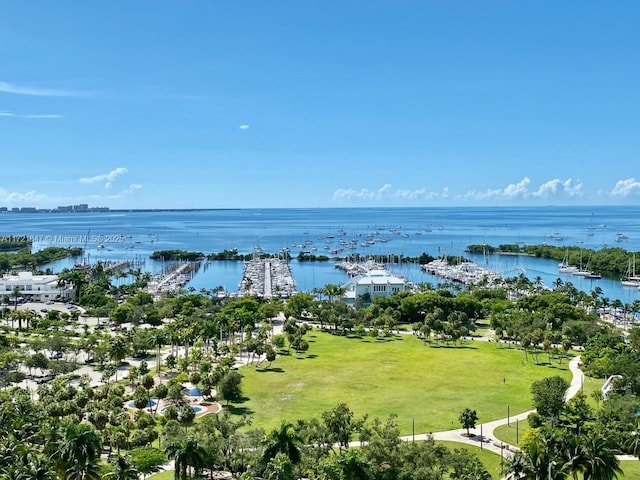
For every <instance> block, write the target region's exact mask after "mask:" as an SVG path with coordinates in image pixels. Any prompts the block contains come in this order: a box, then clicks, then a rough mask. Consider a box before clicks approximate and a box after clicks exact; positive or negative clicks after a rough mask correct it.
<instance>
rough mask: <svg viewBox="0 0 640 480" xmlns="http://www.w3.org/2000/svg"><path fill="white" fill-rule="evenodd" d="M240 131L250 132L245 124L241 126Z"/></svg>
mask: <svg viewBox="0 0 640 480" xmlns="http://www.w3.org/2000/svg"><path fill="white" fill-rule="evenodd" d="M240 130H249V125H247V124H245V123H243V124H242V125H240Z"/></svg>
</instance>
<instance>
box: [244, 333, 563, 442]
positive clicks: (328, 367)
mask: <svg viewBox="0 0 640 480" xmlns="http://www.w3.org/2000/svg"><path fill="white" fill-rule="evenodd" d="M307 338H308V341H309V344H310V348H309V350H308V352H307V354H305V355H301V356H299V357H298V356H296V355H295V354H294V353H293V352H292V354H291V355H282V356H279V357H278V358H277V359H276V361H275V362H274V363H273V365H272V366H271V369H270V370H267V371H265V370H260V369H258V370H256V368H255V367H253V366H247V367H243V368H241V369H240V372H241V373H242V375H243V376H244V378H243V393H244V395H245V397H246V398H247V400H246V401H244V402H242V403H239V404H237V405H235V406H234V408H233V411H234V412H235V413H248V414H250V415H252V416H253V419H254V422H253V425H254V426H262V427H264V428H270V427H273V426H275V425H277V424H278V423H279V421H280V420H282V419H287V420H290V421H294V420H296V419H301V418H311V417H314V416H319V415H320V414H321V413H322V412H323V411H326V410H329V409H331V408H333V407H334V406H335V405H336V404H337V403H340V402H345V403H347V404H348V405H349V407H350V408H351V409H352V410H353V411H354V412H355V413H356V415H363V414H365V413H368V414H369V416H370V417H380V418H386V417H387V416H388V415H389V414H392V413H394V414H397V415H398V419H397V420H398V424H399V426H400V429H401V432H402V433H403V434H405V435H408V434H410V433H411V431H412V419H415V432H416V433H426V432H434V431H438V430H447V429H451V428H456V427H458V426H459V423H458V415H459V413H460V412H461V411H462V410H463V409H464V408H466V407H469V408H472V409H475V410H476V411H477V413H478V416H479V421H480V422H487V421H490V420H495V419H498V418H502V417H504V416H506V406H507V404H510V405H511V414H512V415H514V414H516V413H518V412H522V411H526V410H529V409H531V408H532V405H531V394H530V390H531V383H532V382H534V381H535V380H539V379H540V378H543V377H546V376H552V375H561V376H563V377H564V378H566V379H567V380H569V379H570V377H571V374H570V372H569V370H568V365H567V361H564V362H563V364H562V365H558V364H553V365H552V366H548V365H536V364H534V363H533V361H532V359H531V357H529V362H526V361H525V356H524V353H523V352H521V351H519V350H517V349H515V348H504V347H502V348H498V347H497V346H496V344H495V343H493V342H491V343H487V342H481V341H469V342H467V343H466V345H465V346H464V347H445V346H444V345H442V346H440V347H433V346H425V345H424V344H423V343H422V342H421V341H420V340H418V339H417V338H415V337H414V336H411V335H398V336H395V337H392V338H391V339H388V340H386V341H380V340H378V341H376V340H374V339H371V338H365V339H359V338H345V337H338V336H333V335H331V334H328V333H323V332H320V331H312V332H310V334H308V336H307ZM542 359H543V358H542V356H541V360H542Z"/></svg>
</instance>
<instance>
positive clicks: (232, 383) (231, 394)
mask: <svg viewBox="0 0 640 480" xmlns="http://www.w3.org/2000/svg"><path fill="white" fill-rule="evenodd" d="M241 382H242V376H241V375H240V374H239V373H238V372H236V371H235V370H230V371H228V372H227V373H226V374H225V375H224V376H223V377H222V379H221V380H220V383H218V394H219V395H220V397H221V398H222V399H223V400H226V401H227V405H229V402H236V401H237V400H239V399H240V398H241V397H242V388H241Z"/></svg>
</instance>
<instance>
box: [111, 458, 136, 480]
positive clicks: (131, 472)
mask: <svg viewBox="0 0 640 480" xmlns="http://www.w3.org/2000/svg"><path fill="white" fill-rule="evenodd" d="M111 466H112V467H113V470H111V471H110V472H109V473H107V474H106V475H105V476H104V478H108V479H109V480H138V476H139V474H138V470H137V469H136V467H134V466H133V464H132V463H131V459H130V458H129V457H128V456H124V457H123V456H122V455H118V456H116V457H114V458H113V460H112V461H111Z"/></svg>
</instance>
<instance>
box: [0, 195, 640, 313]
mask: <svg viewBox="0 0 640 480" xmlns="http://www.w3.org/2000/svg"><path fill="white" fill-rule="evenodd" d="M0 235H29V236H31V237H32V238H33V239H34V247H35V248H36V249H39V248H44V247H46V246H50V245H57V246H69V245H78V246H82V247H84V248H85V252H86V254H85V260H87V259H88V261H90V262H91V263H93V262H95V261H97V260H115V259H139V260H141V259H145V261H146V264H145V267H144V269H145V270H147V271H150V272H152V273H155V272H157V271H159V270H160V269H161V268H162V264H161V263H159V262H152V261H150V260H149V259H148V256H149V255H150V254H151V252H153V251H154V250H164V249H183V250H196V251H201V252H203V253H207V254H208V253H212V252H219V251H222V250H224V249H232V248H237V249H238V250H239V251H240V252H241V253H249V252H251V251H252V250H253V249H254V248H255V247H256V246H259V247H260V248H262V249H263V250H264V251H265V252H273V253H275V252H278V251H281V250H282V249H283V248H285V247H286V248H289V250H290V251H291V253H292V255H293V256H295V255H297V253H298V252H299V251H300V250H303V251H309V252H311V253H314V254H327V253H328V252H331V251H332V250H334V251H335V250H336V249H340V248H342V249H343V251H342V252H340V253H339V255H340V256H345V255H347V254H349V253H359V254H361V255H362V254H365V255H367V254H368V255H387V254H390V253H394V254H398V255H403V256H405V257H411V256H418V255H420V254H421V253H423V252H425V253H428V254H430V255H433V256H437V255H442V254H447V255H458V254H463V253H464V249H465V248H466V246H467V245H469V244H478V243H483V242H484V243H486V244H489V245H495V246H497V245H499V244H505V243H509V244H513V243H516V242H518V243H520V244H525V245H538V244H541V243H543V242H546V243H547V244H549V245H557V246H575V245H582V246H583V247H584V248H590V249H600V248H602V247H603V246H605V245H606V246H611V247H621V248H624V249H625V250H629V251H639V250H640V207H638V206H624V207H621V206H616V207H612V206H600V207H520V208H515V207H509V208H507V207H499V208H488V207H487V208H484V207H476V208H341V209H241V210H205V211H171V212H109V213H78V214H11V213H7V214H1V215H0ZM341 241H342V243H341ZM100 244H102V245H101V246H102V247H104V248H98V247H99V245H100ZM346 245H352V248H346ZM467 256H469V255H467ZM472 258H473V257H472ZM639 258H640V256H639ZM474 259H475V260H476V261H478V262H479V263H480V262H482V261H483V259H482V258H480V257H476V258H474ZM75 261H78V260H77V259H76V260H71V259H69V260H63V261H60V262H56V263H54V264H53V265H51V266H52V268H54V270H59V269H62V268H64V267H70V266H72V265H73V263H74V262H75ZM488 267H489V268H492V269H494V270H496V271H498V272H499V273H501V274H503V275H507V276H514V275H518V274H520V273H525V274H526V275H527V276H528V277H529V278H531V279H535V278H536V277H538V276H540V277H541V278H542V279H543V281H544V283H545V284H547V285H551V284H552V282H553V281H554V280H555V279H556V278H558V276H559V274H558V272H557V262H556V261H551V260H541V259H533V258H525V257H511V256H497V255H494V256H492V257H491V258H490V260H489V265H488ZM391 268H392V269H394V270H396V272H397V273H399V274H401V275H403V276H405V277H407V278H408V279H409V280H411V281H414V282H432V283H434V284H437V283H438V281H439V280H438V279H437V278H434V277H432V276H430V275H428V274H424V273H422V272H421V271H420V269H419V268H418V267H417V266H414V265H407V264H405V263H400V264H396V265H392V266H391ZM292 270H293V273H294V277H295V280H296V284H297V287H298V289H299V290H311V289H312V288H314V287H322V286H323V285H326V284H327V283H342V282H343V281H345V280H346V276H345V275H344V274H342V273H341V272H339V271H338V270H336V269H335V268H334V263H333V262H324V263H319V262H316V263H298V262H296V261H293V262H292ZM241 277H242V264H241V263H240V262H213V263H210V264H208V265H206V266H204V267H203V268H202V269H201V270H200V271H199V272H198V274H197V275H196V276H195V277H194V278H193V280H192V281H191V282H190V286H193V287H194V288H196V289H197V290H199V289H201V288H213V287H216V286H218V285H221V286H223V287H224V288H225V289H226V290H228V291H235V290H236V289H237V285H238V283H239V281H240V279H241ZM562 278H563V280H565V281H567V280H568V281H571V282H573V283H574V285H575V286H576V287H577V288H579V289H582V290H584V291H587V292H589V291H591V290H592V289H593V288H594V287H595V286H600V287H601V288H602V289H603V291H604V295H605V296H607V297H609V298H610V299H616V298H617V299H620V300H621V301H623V302H625V303H626V302H632V301H633V300H636V299H640V292H639V291H638V290H637V289H635V288H628V287H622V286H620V284H619V283H618V282H616V281H613V280H608V279H602V280H589V279H585V278H582V277H562Z"/></svg>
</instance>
